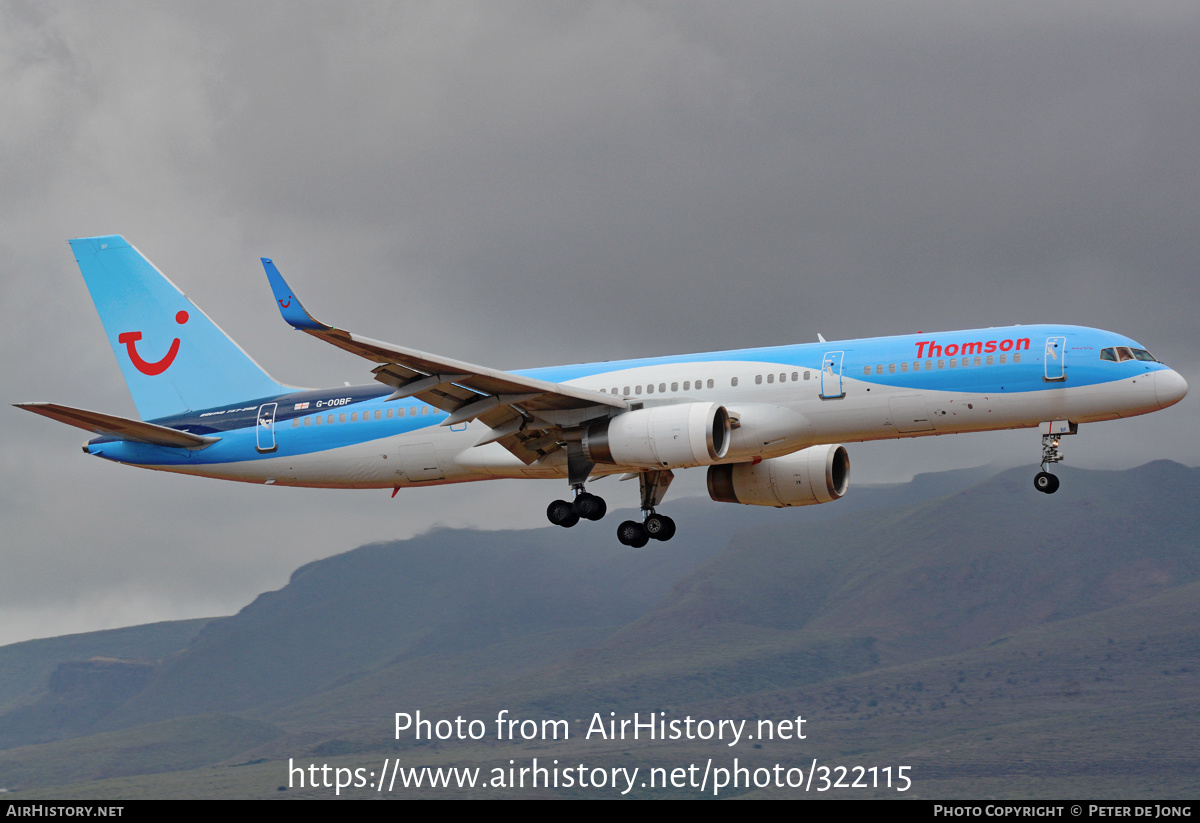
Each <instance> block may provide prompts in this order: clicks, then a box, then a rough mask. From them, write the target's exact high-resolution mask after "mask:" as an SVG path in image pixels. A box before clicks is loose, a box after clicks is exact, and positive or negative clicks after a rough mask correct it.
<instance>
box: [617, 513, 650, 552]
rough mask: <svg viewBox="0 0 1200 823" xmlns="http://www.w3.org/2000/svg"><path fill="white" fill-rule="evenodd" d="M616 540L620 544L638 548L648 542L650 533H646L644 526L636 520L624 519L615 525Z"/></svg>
mask: <svg viewBox="0 0 1200 823" xmlns="http://www.w3.org/2000/svg"><path fill="white" fill-rule="evenodd" d="M617 540H619V541H621V544H622V545H625V546H632V547H633V548H635V549H640V548H641V547H642V546H645V545H646V544H647V543H649V542H650V535H649V534H647V533H646V527H645V526H643V525H642V524H641V523H639V522H637V521H636V520H626V521H625V522H624V523H622V524H621V525H619V526H617Z"/></svg>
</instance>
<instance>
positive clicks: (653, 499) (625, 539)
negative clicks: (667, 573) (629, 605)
mask: <svg viewBox="0 0 1200 823" xmlns="http://www.w3.org/2000/svg"><path fill="white" fill-rule="evenodd" d="M627 477H628V478H630V479H632V477H633V475H628V476H627ZM637 477H638V480H639V482H640V485H641V498H642V514H643V519H642V522H640V523H639V522H638V521H636V520H626V521H625V522H623V523H622V524H621V525H620V526H617V540H619V541H620V542H621V544H622V545H625V546H632V547H633V548H635V549H640V548H641V547H642V546H645V545H646V544H647V543H649V542H650V541H651V540H663V541H666V540H670V539H671V538H672V537H674V536H675V521H674V520H672V519H671V518H670V517H667V516H666V515H665V514H659V513H658V512H656V511H655V510H654V507H655V506H657V505H658V504H659V503H661V502H662V500H663V497H664V496H665V495H666V493H667V487H668V486H669V485H671V481H672V480H674V479H675V475H674V474H672V473H671V472H670V471H669V470H662V471H658V470H655V471H643V472H638V473H637ZM571 486H572V488H573V489H574V490H575V499H574V501H572V502H568V501H566V500H555V501H554V502H553V503H551V504H550V505H549V506H547V507H546V519H547V520H549V521H550V522H551V523H553V524H554V525H556V526H562V527H563V528H570V527H571V526H574V525H575V524H576V523H578V522H579V521H580V520H599V519H600V518H602V517H604V515H605V514H606V513H607V512H608V504H606V503H605V502H604V498H602V497H598V496H596V495H594V494H591V493H590V492H586V491H584V489H583V482H578V483H572V484H571Z"/></svg>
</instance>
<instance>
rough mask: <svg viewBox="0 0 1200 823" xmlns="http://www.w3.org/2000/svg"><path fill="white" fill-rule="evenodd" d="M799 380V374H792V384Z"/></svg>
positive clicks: (796, 372) (795, 372)
mask: <svg viewBox="0 0 1200 823" xmlns="http://www.w3.org/2000/svg"><path fill="white" fill-rule="evenodd" d="M799 379H800V372H798V371H794V372H792V382H793V383H795V382H796V381H797V380H799Z"/></svg>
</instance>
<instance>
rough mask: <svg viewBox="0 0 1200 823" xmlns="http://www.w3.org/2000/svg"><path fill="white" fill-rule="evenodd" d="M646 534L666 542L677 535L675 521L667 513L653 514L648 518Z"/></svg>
mask: <svg viewBox="0 0 1200 823" xmlns="http://www.w3.org/2000/svg"><path fill="white" fill-rule="evenodd" d="M645 526H646V534H648V535H649V536H650V537H652V538H654V539H655V540H662V541H663V542H666V541H667V540H670V539H671V538H672V537H674V536H675V521H674V520H672V519H671V518H669V517H667V516H666V515H665V514H652V515H650V516H649V517H647V518H646V523H645Z"/></svg>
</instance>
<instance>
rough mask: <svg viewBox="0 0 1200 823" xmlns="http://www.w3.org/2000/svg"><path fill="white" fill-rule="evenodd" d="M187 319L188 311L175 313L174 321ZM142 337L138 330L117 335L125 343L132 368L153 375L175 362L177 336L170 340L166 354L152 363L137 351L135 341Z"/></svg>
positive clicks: (177, 343)
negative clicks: (169, 346)
mask: <svg viewBox="0 0 1200 823" xmlns="http://www.w3.org/2000/svg"><path fill="white" fill-rule="evenodd" d="M187 321H188V313H187V312H185V311H181V312H179V313H178V314H176V315H175V322H176V323H178V324H179V325H181V326H182V325H183V324H184V323H186V322H187ZM141 339H142V333H141V332H140V331H126V332H121V333H120V334H119V335H117V342H118V343H124V344H125V350H126V351H127V352H128V353H129V361H130V362H131V363H133V365H134V368H136V369H137V370H138V371H140V372H141V373H142V374H147V375H150V376H151V377H153V376H154V375H156V374H162V373H163V372H165V371H166V370H167V369H169V368H170V367H171V364H172V363H174V362H175V355H177V354H179V338H178V337H176V338H175V339H174V340H172V341H171V348H170V349H168V350H167V354H166V356H165V357H163V358H162V359H161V360H157V361H155V362H153V363H148V362H146V361H145V360H143V359H142V356H141V355H140V354H138V352H137V341H139V340H141Z"/></svg>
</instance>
